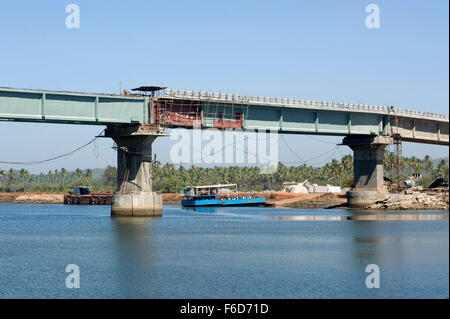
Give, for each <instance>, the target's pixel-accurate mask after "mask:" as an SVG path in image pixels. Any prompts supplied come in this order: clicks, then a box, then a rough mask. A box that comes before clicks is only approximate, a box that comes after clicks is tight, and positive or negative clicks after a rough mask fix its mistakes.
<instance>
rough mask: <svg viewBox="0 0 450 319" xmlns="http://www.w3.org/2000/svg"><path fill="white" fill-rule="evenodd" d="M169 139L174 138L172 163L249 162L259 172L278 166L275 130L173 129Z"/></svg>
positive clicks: (271, 171) (276, 134)
mask: <svg viewBox="0 0 450 319" xmlns="http://www.w3.org/2000/svg"><path fill="white" fill-rule="evenodd" d="M170 139H171V140H175V141H177V142H176V143H175V144H174V145H173V146H172V147H171V149H170V160H171V162H172V163H174V164H201V163H203V164H252V165H254V166H257V167H259V168H260V173H261V174H273V173H274V172H275V171H276V170H277V167H278V132H277V131H266V130H245V132H244V131H243V130H240V129H234V130H231V129H226V130H225V131H220V130H218V129H214V128H211V129H204V130H202V129H200V128H194V129H193V130H192V134H190V133H189V131H187V130H185V129H174V130H173V131H172V132H171V136H170Z"/></svg>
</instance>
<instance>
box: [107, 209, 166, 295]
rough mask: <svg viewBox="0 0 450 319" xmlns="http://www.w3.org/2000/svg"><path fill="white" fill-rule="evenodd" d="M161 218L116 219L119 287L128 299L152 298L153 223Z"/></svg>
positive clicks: (114, 221)
mask: <svg viewBox="0 0 450 319" xmlns="http://www.w3.org/2000/svg"><path fill="white" fill-rule="evenodd" d="M157 219H159V218H154V217H152V218H150V217H149V218H146V217H138V218H136V217H134V218H133V217H114V218H112V221H113V223H114V228H113V231H114V234H115V238H116V246H115V247H116V249H117V254H116V258H117V269H118V270H119V271H118V272H117V273H116V276H117V277H116V278H117V283H118V284H119V286H120V290H121V291H123V292H125V294H126V295H130V296H132V295H139V296H141V297H145V296H147V295H149V287H153V286H154V282H153V278H154V277H153V275H154V274H153V273H152V271H153V269H154V261H153V247H152V246H153V238H152V237H153V232H152V231H151V226H152V222H154V221H155V220H157Z"/></svg>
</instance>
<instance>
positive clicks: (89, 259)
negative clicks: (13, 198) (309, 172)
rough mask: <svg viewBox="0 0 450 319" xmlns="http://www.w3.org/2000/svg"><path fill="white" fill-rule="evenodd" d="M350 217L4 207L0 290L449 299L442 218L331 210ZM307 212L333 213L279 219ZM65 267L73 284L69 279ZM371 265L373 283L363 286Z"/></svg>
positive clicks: (0, 208) (61, 294) (21, 294)
mask: <svg viewBox="0 0 450 319" xmlns="http://www.w3.org/2000/svg"><path fill="white" fill-rule="evenodd" d="M395 213H396V214H398V212H395ZM409 213H411V212H409ZM421 213H422V214H429V213H433V214H435V213H436V212H421ZM353 214H355V212H351V211H344V210H278V209H264V208H238V207H234V208H217V209H206V210H203V211H194V210H192V209H183V208H180V207H175V206H166V207H165V208H164V217H162V218H157V219H148V218H111V217H110V208H109V207H108V206H64V205H17V204H0V297H1V298H448V297H449V224H448V218H447V219H437V220H375V221H374V220H345V219H343V220H340V219H339V218H336V217H338V216H349V215H353ZM442 214H447V212H442ZM306 215H308V216H332V218H330V219H329V220H327V219H326V218H319V219H318V220H304V219H303V220H302V219H301V218H300V219H297V220H289V219H285V218H283V219H279V218H278V217H279V216H306ZM68 264H76V265H78V266H79V268H80V286H81V287H80V288H79V289H68V288H66V286H65V281H66V276H67V275H68V273H66V272H65V268H66V266H67V265H68ZM368 264H377V265H378V266H379V268H380V271H381V274H380V278H381V287H380V288H379V289H368V288H366V285H365V278H366V276H367V275H368V274H367V273H366V272H365V267H366V266H367V265H368Z"/></svg>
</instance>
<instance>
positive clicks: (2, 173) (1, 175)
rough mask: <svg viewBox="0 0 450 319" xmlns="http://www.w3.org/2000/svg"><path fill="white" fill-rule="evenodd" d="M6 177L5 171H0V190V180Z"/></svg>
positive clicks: (0, 184)
mask: <svg viewBox="0 0 450 319" xmlns="http://www.w3.org/2000/svg"><path fill="white" fill-rule="evenodd" d="M6 176H7V174H6V171H5V170H3V169H0V188H1V186H2V179H3V178H5V177H6Z"/></svg>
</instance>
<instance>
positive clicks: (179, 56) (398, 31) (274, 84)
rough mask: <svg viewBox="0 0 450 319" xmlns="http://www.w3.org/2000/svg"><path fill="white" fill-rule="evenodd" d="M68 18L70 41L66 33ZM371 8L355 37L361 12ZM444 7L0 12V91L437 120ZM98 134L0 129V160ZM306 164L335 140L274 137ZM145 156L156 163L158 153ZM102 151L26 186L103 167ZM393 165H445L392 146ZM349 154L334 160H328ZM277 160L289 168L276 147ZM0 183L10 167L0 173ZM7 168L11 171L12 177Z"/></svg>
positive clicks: (56, 150) (162, 6) (333, 4)
mask: <svg viewBox="0 0 450 319" xmlns="http://www.w3.org/2000/svg"><path fill="white" fill-rule="evenodd" d="M69 3H75V4H77V5H79V7H80V10H81V19H80V20H81V21H80V22H81V26H80V29H67V28H66V27H65V19H66V15H67V14H66V13H65V7H66V5H67V4H69ZM369 3H375V4H378V5H379V7H380V18H381V26H380V28H379V29H367V28H366V26H365V19H366V16H367V15H368V14H367V13H366V12H365V8H366V6H367V5H368V4H369ZM448 6H449V4H448V1H375V0H372V1H331V0H329V1H317V0H315V1H312V0H311V1H261V0H259V1H220V2H219V1H132V0H129V1H75V0H74V1H22V0H16V1H2V3H1V5H0V48H1V50H0V86H11V87H17V88H42V89H51V90H73V91H87V92H106V93H108V92H114V93H117V92H118V91H119V81H121V82H122V86H123V88H132V87H135V86H139V85H151V84H155V85H164V86H168V87H171V88H181V89H195V90H202V91H206V90H208V91H222V92H231V93H242V94H251V95H266V96H278V97H294V98H303V99H315V100H329V101H343V102H352V103H366V104H380V105H383V104H386V105H397V106H400V107H405V108H411V109H420V110H427V111H431V112H437V113H446V114H448V105H449V90H448V86H449V51H448V48H449V42H448V39H449V34H448V26H449V20H448V12H449V7H448ZM101 129H102V127H92V126H69V125H57V124H53V125H43V124H27V123H3V122H0V145H1V151H0V159H1V160H17V161H26V160H35V159H43V158H47V157H50V156H53V155H58V154H61V153H65V152H67V151H71V150H72V149H74V148H76V147H78V146H80V145H82V144H84V143H85V142H87V141H89V140H90V139H91V138H92V137H93V136H94V135H95V134H96V133H98V132H99V131H101ZM286 140H287V141H288V142H289V143H290V144H291V145H292V148H293V149H294V150H295V151H296V152H298V153H299V154H308V156H305V157H308V158H310V157H313V156H316V155H319V154H321V153H323V152H324V151H326V150H327V149H329V148H332V147H333V145H331V144H329V143H333V142H336V143H337V142H339V141H340V138H333V137H319V138H318V139H317V138H315V139H313V138H311V137H308V136H298V135H297V136H286ZM168 142H169V140H168V138H164V139H163V138H160V139H159V140H157V142H155V144H154V151H155V152H156V153H157V154H158V156H159V158H160V159H162V160H167V159H168V156H167V153H168V149H169V147H170V143H168ZM111 145H112V142H111V141H109V140H102V141H99V154H98V155H99V156H98V157H96V156H95V155H94V152H93V147H89V148H87V149H86V150H83V151H81V152H80V153H77V154H75V155H73V156H71V157H68V158H64V159H61V160H58V161H55V162H53V163H50V164H45V165H39V166H34V167H30V169H31V170H32V171H33V172H39V171H47V170H48V169H53V168H56V167H57V168H60V167H66V168H69V169H74V168H76V167H80V168H88V167H104V166H106V165H108V164H113V165H115V151H113V150H111V149H110V147H111ZM404 152H405V154H406V155H412V154H415V155H417V156H423V155H425V154H427V153H428V154H430V155H432V156H433V157H442V156H447V155H448V148H447V147H439V146H429V145H421V144H405V146H404ZM346 153H349V150H348V149H346V148H344V147H342V148H341V153H337V154H336V156H337V157H339V155H340V154H346ZM280 159H281V160H283V161H294V160H295V157H294V156H293V155H292V154H291V153H290V152H289V151H288V150H287V149H286V148H285V147H284V146H283V145H281V146H280ZM0 168H2V169H7V168H9V166H7V165H2V166H0ZM15 168H18V167H17V166H16V167H15Z"/></svg>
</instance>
